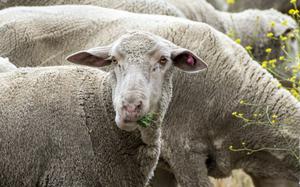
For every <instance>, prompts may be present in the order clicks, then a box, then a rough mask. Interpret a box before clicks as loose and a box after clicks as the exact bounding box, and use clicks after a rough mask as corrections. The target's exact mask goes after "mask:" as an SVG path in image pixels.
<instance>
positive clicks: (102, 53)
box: [66, 46, 111, 67]
mask: <svg viewBox="0 0 300 187" xmlns="http://www.w3.org/2000/svg"><path fill="white" fill-rule="evenodd" d="M110 50H111V46H103V47H95V48H91V49H88V50H86V51H79V52H77V53H74V54H72V55H70V56H68V57H67V58H66V59H67V60H68V61H69V62H72V63H74V64H80V65H86V66H93V67H103V66H106V65H109V64H110V63H111V60H110V59H108V57H109V52H110Z"/></svg>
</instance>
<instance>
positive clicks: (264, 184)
mask: <svg viewBox="0 0 300 187" xmlns="http://www.w3.org/2000/svg"><path fill="white" fill-rule="evenodd" d="M251 177H252V180H253V183H254V185H255V187H299V184H298V183H297V182H294V181H289V180H285V179H271V178H260V177H255V176H251Z"/></svg>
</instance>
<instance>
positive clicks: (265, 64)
mask: <svg viewBox="0 0 300 187" xmlns="http://www.w3.org/2000/svg"><path fill="white" fill-rule="evenodd" d="M261 66H262V67H263V68H267V67H268V61H266V60H265V61H263V62H262V64H261Z"/></svg>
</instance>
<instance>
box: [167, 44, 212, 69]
mask: <svg viewBox="0 0 300 187" xmlns="http://www.w3.org/2000/svg"><path fill="white" fill-rule="evenodd" d="M171 58H172V60H173V63H174V66H176V67H177V68H179V69H181V70H183V71H185V72H188V73H197V72H199V71H201V70H204V69H206V68H207V64H206V63H205V62H204V61H203V60H202V59H201V58H200V57H198V56H197V55H195V54H194V53H193V52H192V51H190V50H188V49H184V48H180V49H175V50H173V51H172V54H171Z"/></svg>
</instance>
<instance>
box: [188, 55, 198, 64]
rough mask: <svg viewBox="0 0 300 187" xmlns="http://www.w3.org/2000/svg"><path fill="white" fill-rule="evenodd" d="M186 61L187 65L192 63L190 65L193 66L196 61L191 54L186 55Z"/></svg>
mask: <svg viewBox="0 0 300 187" xmlns="http://www.w3.org/2000/svg"><path fill="white" fill-rule="evenodd" d="M186 62H187V63H188V64H189V65H192V66H194V65H195V63H196V62H195V59H194V57H193V56H192V55H188V57H187V60H186Z"/></svg>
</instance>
